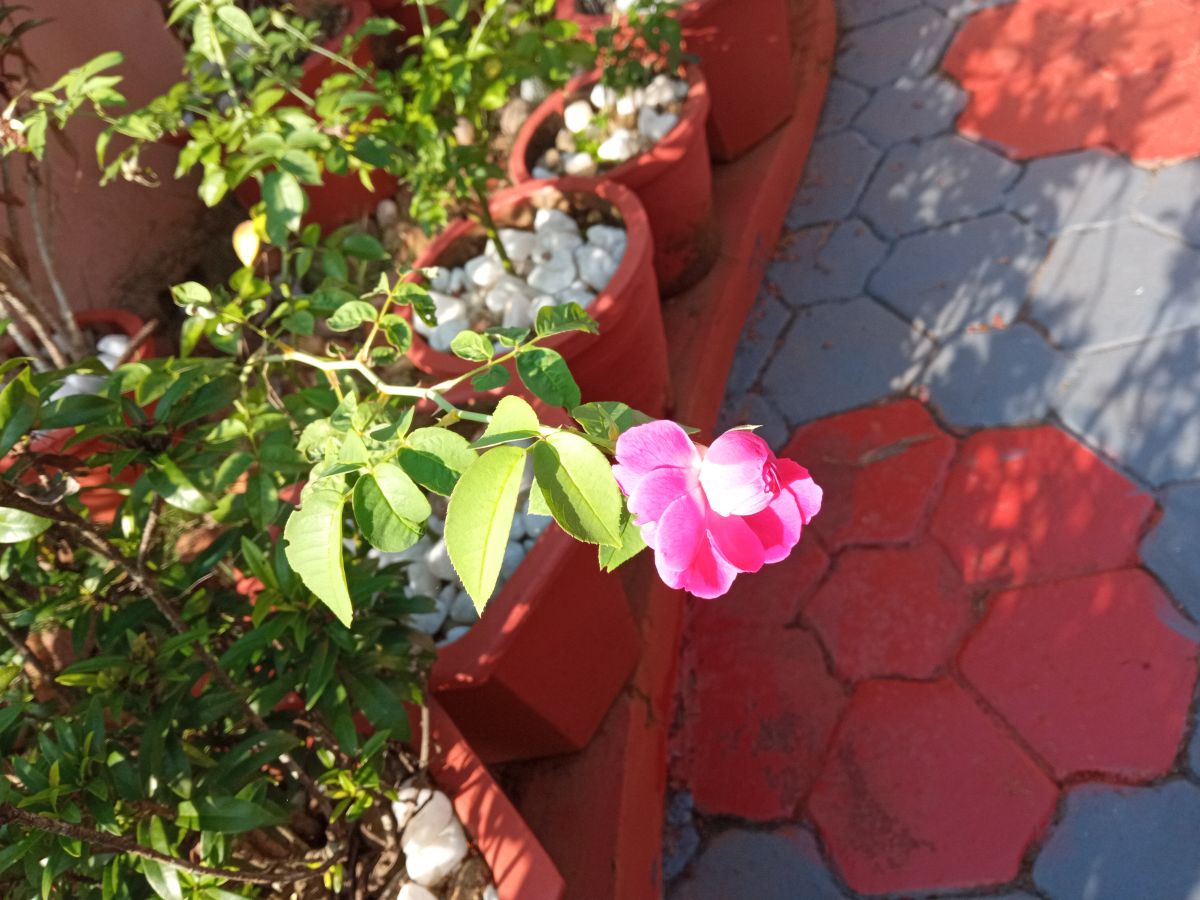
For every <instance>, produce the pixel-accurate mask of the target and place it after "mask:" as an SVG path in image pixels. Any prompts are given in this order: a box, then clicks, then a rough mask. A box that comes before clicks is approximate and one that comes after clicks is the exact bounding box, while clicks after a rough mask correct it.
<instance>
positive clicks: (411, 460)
mask: <svg viewBox="0 0 1200 900" xmlns="http://www.w3.org/2000/svg"><path fill="white" fill-rule="evenodd" d="M407 441H408V446H407V447H404V448H403V449H401V451H400V453H399V455H398V456H397V457H396V461H397V462H398V463H400V466H401V467H402V468H403V469H404V471H405V472H407V473H408V474H409V476H410V477H411V478H412V480H413V481H415V482H416V483H417V484H419V485H421V486H422V487H424V488H428V489H429V490H431V491H433V492H434V493H437V494H441V495H443V496H446V497H448V496H450V493H451V492H452V491H453V490H454V485H456V484H457V483H458V479H459V476H461V475H462V473H463V472H465V471H466V470H467V469H468V468H469V467H470V466H471V465H472V464H473V463H474V462H475V460H476V459H477V458H478V454H477V453H476V452H475V451H474V450H472V449H471V445H470V443H469V442H468V441H467V439H466V438H464V437H463V436H462V435H461V434H457V433H455V432H453V431H450V430H449V429H446V428H418V429H417V430H416V431H414V432H413V433H412V434H410V435H409V436H408V438H407Z"/></svg>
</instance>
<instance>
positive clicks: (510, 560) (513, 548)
mask: <svg viewBox="0 0 1200 900" xmlns="http://www.w3.org/2000/svg"><path fill="white" fill-rule="evenodd" d="M523 559H525V548H524V547H523V546H522V545H521V542H520V541H509V542H508V546H507V547H505V548H504V561H503V562H502V563H500V577H501V578H508V577H509V576H510V575H512V573H513V572H515V571H517V566H519V565H521V561H522V560H523Z"/></svg>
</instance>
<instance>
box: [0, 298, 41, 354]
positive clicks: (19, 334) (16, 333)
mask: <svg viewBox="0 0 1200 900" xmlns="http://www.w3.org/2000/svg"><path fill="white" fill-rule="evenodd" d="M7 296H10V294H9V290H8V287H7V285H5V284H4V283H3V282H0V316H4V317H5V318H6V319H10V320H11V321H10V322H9V325H8V333H9V334H11V335H12V339H13V340H14V341H16V344H17V349H18V350H20V351H21V352H22V353H23V354H24V355H25V356H28V357H30V358H31V359H34V360H36V359H37V348H36V347H35V346H34V345H33V341H32V340H30V338H29V335H27V334H26V333H25V327H24V326H23V325H22V324H21V323H20V322H18V321H17V319H16V317H15V316H13V314H12V313H11V312H10V311H9V308H8V306H6V305H5V303H4V298H5V297H7Z"/></svg>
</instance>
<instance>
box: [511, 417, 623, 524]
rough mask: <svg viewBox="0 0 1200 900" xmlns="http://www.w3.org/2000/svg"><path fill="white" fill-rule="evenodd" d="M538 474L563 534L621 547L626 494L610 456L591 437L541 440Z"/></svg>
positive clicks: (536, 463) (570, 434)
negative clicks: (623, 506)
mask: <svg viewBox="0 0 1200 900" xmlns="http://www.w3.org/2000/svg"><path fill="white" fill-rule="evenodd" d="M533 474H534V478H535V479H536V480H537V484H538V487H540V488H541V490H542V494H543V495H544V497H545V499H546V504H547V505H548V506H549V507H550V512H551V513H553V514H554V521H556V522H558V524H559V525H560V526H562V529H563V531H565V532H567V534H570V535H572V536H574V537H576V538H578V539H579V540H581V541H587V542H588V543H592V544H607V545H609V546H612V547H620V546H621V543H622V541H621V491H620V489H619V488H618V487H617V480H616V479H615V478H614V477H613V473H612V464H611V463H609V461H608V457H606V456H605V455H604V454H603V453H601V452H600V451H599V450H597V449H596V447H595V446H594V445H593V444H592V443H591V442H590V441H588V440H587V438H584V437H582V436H580V435H578V434H575V433H573V432H570V431H559V432H556V433H554V434H552V435H550V436H548V437H547V438H545V439H544V440H542V441H539V442H538V443H537V444H536V445H534V448H533Z"/></svg>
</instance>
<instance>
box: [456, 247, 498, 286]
mask: <svg viewBox="0 0 1200 900" xmlns="http://www.w3.org/2000/svg"><path fill="white" fill-rule="evenodd" d="M463 269H464V270H465V271H466V273H467V278H468V279H470V281H471V283H472V284H474V285H475V286H476V287H481V288H489V287H491V286H492V285H493V284H495V283H496V282H497V281H499V280H500V276H502V275H503V274H504V265H503V263H501V262H500V260H498V259H496V258H495V257H494V256H488V255H487V254H486V253H485V254H482V255H481V256H476V257H475V258H474V259H469V260H467V262H466V264H465V265H464V266H463Z"/></svg>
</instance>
